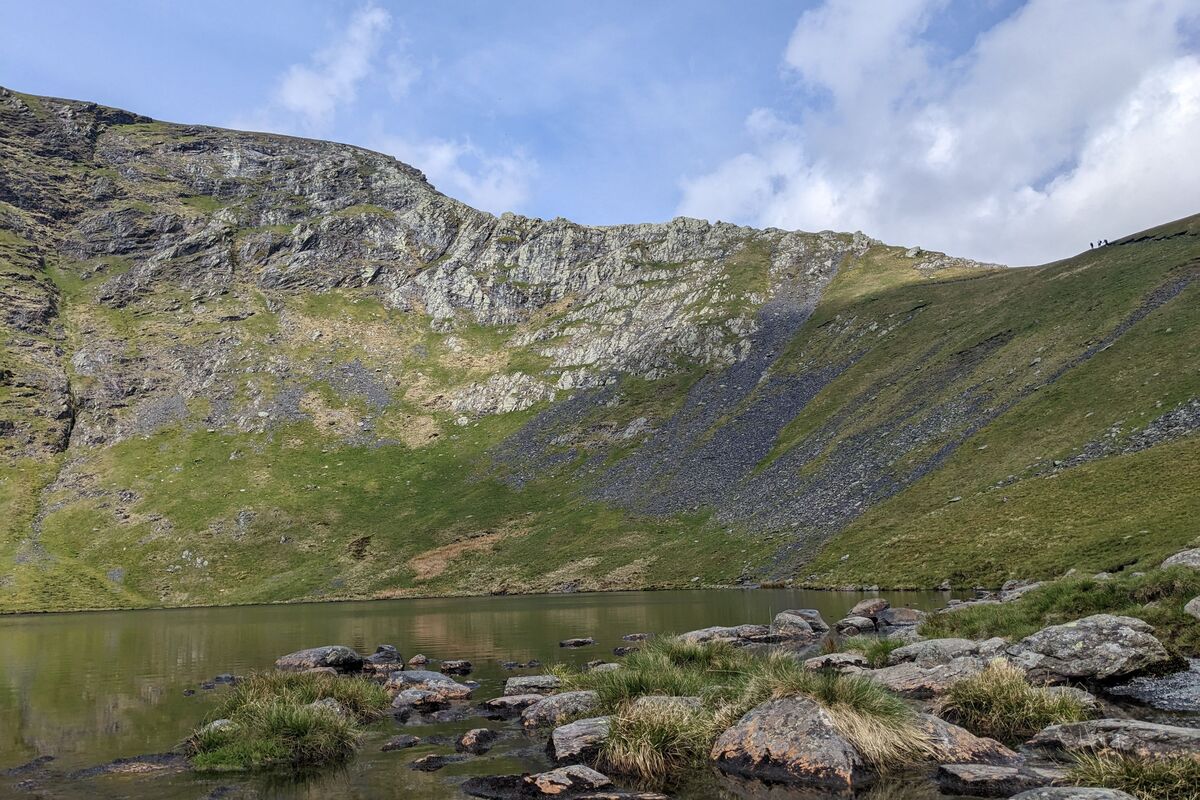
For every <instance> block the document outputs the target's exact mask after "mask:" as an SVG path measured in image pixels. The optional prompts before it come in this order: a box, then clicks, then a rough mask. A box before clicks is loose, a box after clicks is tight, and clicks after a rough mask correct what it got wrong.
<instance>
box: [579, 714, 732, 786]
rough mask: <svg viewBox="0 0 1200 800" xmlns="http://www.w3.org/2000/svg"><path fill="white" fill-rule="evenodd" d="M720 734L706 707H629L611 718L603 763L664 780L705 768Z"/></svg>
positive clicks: (622, 770)
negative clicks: (688, 771) (688, 768)
mask: <svg viewBox="0 0 1200 800" xmlns="http://www.w3.org/2000/svg"><path fill="white" fill-rule="evenodd" d="M719 732H720V729H719V728H718V727H717V726H716V723H715V721H714V718H713V715H712V713H711V712H710V711H708V710H706V709H705V710H700V711H696V710H693V709H690V708H687V707H685V706H682V705H678V706H676V705H652V706H642V707H640V708H637V709H634V708H633V707H632V706H628V705H627V706H625V707H624V708H623V709H622V710H621V711H620V712H619V713H617V714H615V715H613V717H612V720H611V722H610V727H609V732H608V737H607V738H606V739H605V740H604V743H603V744H602V745H601V748H600V764H601V766H602V768H604V769H608V770H611V771H613V772H619V773H621V774H624V775H635V776H637V777H638V778H640V779H642V780H643V781H662V780H664V779H665V778H666V777H668V776H671V775H674V774H677V773H679V772H681V771H682V770H684V769H686V768H687V767H700V766H702V765H703V764H704V763H705V761H706V760H707V758H708V754H709V750H710V749H711V747H712V742H713V740H714V739H715V738H716V736H717V734H718V733H719Z"/></svg>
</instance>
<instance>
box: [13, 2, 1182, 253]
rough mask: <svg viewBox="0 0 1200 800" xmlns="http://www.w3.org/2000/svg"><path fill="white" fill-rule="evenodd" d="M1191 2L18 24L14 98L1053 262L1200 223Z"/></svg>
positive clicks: (347, 8) (469, 8) (600, 219)
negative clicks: (88, 105) (284, 136)
mask: <svg viewBox="0 0 1200 800" xmlns="http://www.w3.org/2000/svg"><path fill="white" fill-rule="evenodd" d="M1198 18H1200V3H1196V2H1194V0H1120V1H1118V0H1029V2H1020V0H976V1H975V2H972V1H971V0H959V2H949V0H814V1H813V2H807V3H796V2H789V3H784V2H766V1H764V2H745V3H732V2H715V1H711V2H705V1H700V2H686V3H685V2H653V3H647V2H644V0H643V2H640V3H633V2H604V3H578V2H561V0H560V2H520V1H519V0H518V1H516V2H510V3H495V2H446V3H407V2H388V1H387V0H374V2H363V0H355V1H354V2H286V3H284V2H244V0H243V2H240V3H233V2H206V3H201V4H183V3H163V2H158V3H151V2H134V1H133V0H125V1H124V2H121V1H120V0H117V1H116V2H112V3H95V2H75V1H73V0H59V2H54V3H36V4H35V3H8V4H5V5H4V7H3V8H2V9H0V84H2V85H5V86H9V87H11V88H15V89H19V90H22V91H27V92H34V93H38V94H52V95H59V96H66V97H75V98H82V99H90V100H96V101H98V102H102V103H106V104H109V105H115V106H120V107H124V108H129V109H132V110H135V111H139V112H141V113H145V114H149V115H151V116H154V117H157V118H160V119H166V120H172V121H179V122H193V123H205V124H213V125H223V126H230V127H247V128H253V129H261V130H273V131H279V132H285V133H291V134H298V135H305V136H313V137H318V138H329V139H335V140H339V141H345V142H352V143H354V144H359V145H363V146H366V147H371V148H373V149H377V150H382V151H385V152H388V153H391V154H393V155H395V156H397V157H398V158H401V159H402V160H404V161H407V162H409V163H412V164H414V165H415V166H417V167H419V168H421V169H422V170H424V171H425V172H426V173H427V174H428V175H429V177H430V179H431V180H432V181H433V182H434V184H435V185H436V186H438V188H439V189H441V190H443V191H445V192H446V193H447V194H450V195H452V196H455V197H458V198H460V199H462V200H465V201H467V202H470V203H472V204H473V205H476V206H479V207H482V208H485V209H487V210H489V211H495V212H499V211H503V210H515V211H519V212H521V213H526V214H530V215H534V216H541V217H547V218H549V217H554V216H565V217H569V218H571V219H575V220H578V221H580V222H585V223H593V224H609V223H617V222H641V221H660V220H665V219H669V218H671V217H672V216H675V215H677V214H681V213H682V214H687V215H688V216H698V217H704V218H708V219H725V220H732V221H736V222H741V223H746V224H753V225H776V226H779V227H786V228H800V229H806V230H818V229H822V228H833V229H838V230H856V229H857V230H863V231H864V232H866V233H868V234H870V235H873V236H877V237H879V238H882V239H884V240H886V241H889V242H896V243H901V244H906V245H911V244H920V245H922V246H925V247H928V248H933V249H941V250H946V251H948V252H952V253H955V254H961V255H968V256H972V257H976V258H980V259H987V260H996V261H1002V262H1005V263H1014V264H1022V263H1036V262H1041V261H1046V260H1050V259H1053V258H1058V257H1062V256H1065V255H1069V254H1071V253H1073V252H1076V251H1078V250H1079V249H1080V248H1081V247H1082V248H1086V247H1087V242H1088V241H1089V240H1092V239H1095V238H1099V237H1107V238H1115V237H1117V236H1119V235H1121V234H1124V233H1127V232H1130V231H1132V230H1136V229H1138V228H1141V227H1146V226H1149V225H1152V224H1156V223H1158V222H1162V221H1166V220H1167V219H1171V218H1174V217H1179V216H1183V215H1186V214H1191V213H1196V212H1200V159H1198V158H1196V157H1195V155H1194V153H1193V151H1196V150H1200V147H1197V144H1196V143H1197V142H1200V56H1198V54H1200V47H1197V35H1196V32H1197V30H1198V24H1200V19H1198Z"/></svg>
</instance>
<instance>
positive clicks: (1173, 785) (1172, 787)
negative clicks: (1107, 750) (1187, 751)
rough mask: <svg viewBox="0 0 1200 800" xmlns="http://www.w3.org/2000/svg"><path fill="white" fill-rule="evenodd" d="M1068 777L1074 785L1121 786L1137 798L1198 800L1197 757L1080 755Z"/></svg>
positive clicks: (1119, 787) (1198, 770)
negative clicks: (1144, 757)
mask: <svg viewBox="0 0 1200 800" xmlns="http://www.w3.org/2000/svg"><path fill="white" fill-rule="evenodd" d="M1069 779H1070V781H1071V783H1073V784H1074V785H1076V786H1102V787H1104V788H1106V789H1120V790H1121V791H1123V792H1127V793H1129V794H1131V795H1133V796H1134V797H1136V798H1138V800H1200V760H1197V759H1194V758H1168V759H1157V760H1144V759H1140V758H1134V757H1132V756H1121V755H1098V754H1081V755H1078V756H1076V757H1075V764H1074V766H1073V767H1072V769H1071V772H1070V776H1069Z"/></svg>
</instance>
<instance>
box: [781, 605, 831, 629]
mask: <svg viewBox="0 0 1200 800" xmlns="http://www.w3.org/2000/svg"><path fill="white" fill-rule="evenodd" d="M783 613H785V614H794V615H795V616H797V617H800V618H801V619H802V620H804V621H805V622H807V623H808V627H810V628H812V629H813V631H815V632H816V633H829V630H830V628H829V623H828V622H826V621H825V618H824V617H822V616H821V612H820V611H818V610H817V609H815V608H791V609H788V610H786V611H784V612H783Z"/></svg>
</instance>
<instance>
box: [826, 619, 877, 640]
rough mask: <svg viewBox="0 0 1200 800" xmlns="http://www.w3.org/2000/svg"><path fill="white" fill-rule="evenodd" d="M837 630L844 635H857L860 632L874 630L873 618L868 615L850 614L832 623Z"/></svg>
mask: <svg viewBox="0 0 1200 800" xmlns="http://www.w3.org/2000/svg"><path fill="white" fill-rule="evenodd" d="M834 627H835V628H837V632H838V633H840V634H842V635H844V636H858V635H859V634H860V633H870V632H871V631H873V630H875V620H873V619H871V618H870V617H861V616H857V615H854V614H852V615H850V616H848V617H843V618H842V619H840V620H838V621H837V622H836V623H834Z"/></svg>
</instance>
